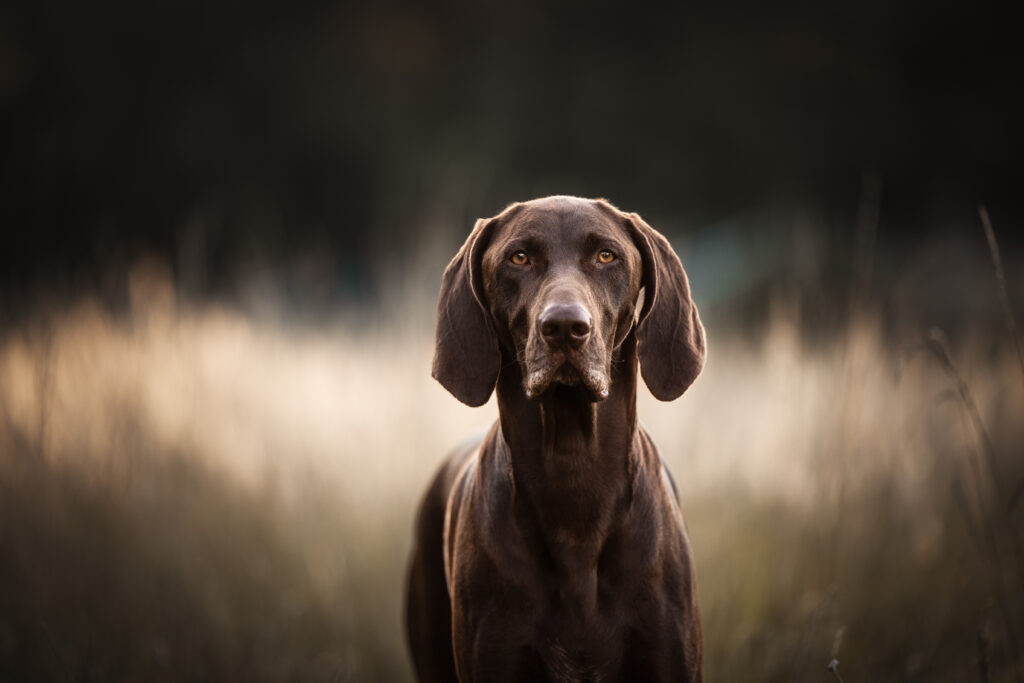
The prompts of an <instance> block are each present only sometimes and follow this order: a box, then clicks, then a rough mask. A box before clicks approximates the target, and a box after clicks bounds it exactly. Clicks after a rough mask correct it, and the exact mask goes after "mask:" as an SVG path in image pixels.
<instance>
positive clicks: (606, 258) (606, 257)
mask: <svg viewBox="0 0 1024 683" xmlns="http://www.w3.org/2000/svg"><path fill="white" fill-rule="evenodd" d="M597 260H598V261H600V262H601V263H611V262H612V261H614V260H615V254H613V253H612V252H610V251H608V250H607V249H602V250H601V251H599V252H598V253H597Z"/></svg>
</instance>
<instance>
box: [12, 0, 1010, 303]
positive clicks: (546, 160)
mask: <svg viewBox="0 0 1024 683" xmlns="http://www.w3.org/2000/svg"><path fill="white" fill-rule="evenodd" d="M19 4H20V6H17V7H11V6H9V7H7V8H5V9H4V10H0V26H2V27H3V28H2V30H0V122H2V131H0V149H2V154H0V224H2V226H3V247H2V249H0V301H3V310H4V312H5V313H6V314H8V315H9V314H11V313H12V312H16V310H17V308H18V306H19V305H20V304H19V302H20V301H23V300H25V299H26V298H27V297H26V295H29V294H31V293H32V292H34V291H36V290H38V289H40V288H44V289H45V288H52V289H54V290H55V291H57V292H62V291H64V292H67V291H74V290H77V289H81V288H99V289H102V288H103V286H104V277H105V276H106V274H107V273H109V272H111V271H112V270H116V268H118V267H120V266H122V265H123V264H126V263H130V262H131V261H132V260H133V259H135V258H136V257H138V256H139V255H140V254H143V253H150V254H152V253H155V254H156V255H158V256H160V257H162V258H164V259H166V260H167V261H168V262H169V263H171V264H172V267H174V268H175V269H176V270H179V271H180V270H189V268H192V270H193V271H195V270H198V272H192V273H191V274H190V275H189V277H190V278H191V280H190V281H191V282H192V285H191V286H192V288H193V290H194V291H195V293H196V294H198V295H201V296H206V295H210V294H218V293H224V291H225V290H227V289H230V285H231V282H233V280H234V278H235V277H236V275H237V273H238V271H239V269H244V268H245V267H247V265H248V264H252V263H260V264H267V265H270V266H271V267H274V266H281V265H283V266H286V267H292V268H294V267H296V266H294V264H295V263H299V264H301V263H305V261H303V260H302V259H303V258H305V255H308V254H313V255H316V256H317V257H318V258H321V259H322V260H325V263H326V265H323V264H321V266H320V267H321V268H322V269H325V270H326V273H327V275H326V277H327V279H328V280H329V286H328V290H329V291H330V292H332V293H333V294H332V295H333V296H350V297H355V298H359V297H360V296H362V295H364V294H366V293H368V292H369V291H370V290H372V287H373V284H374V269H375V268H378V267H379V265H380V263H381V262H382V261H384V260H387V259H390V258H398V257H401V256H402V254H401V247H399V246H398V245H403V244H407V243H409V242H410V240H409V239H407V238H409V237H410V236H413V235H415V234H416V233H417V231H419V230H421V229H423V227H424V226H425V225H426V224H427V221H428V219H429V218H430V217H432V216H436V214H437V210H436V207H437V206H438V204H439V203H445V202H447V203H448V204H449V206H448V207H447V208H446V209H445V212H446V215H448V216H450V217H452V218H454V219H455V220H453V221H452V224H451V225H450V226H449V227H447V228H446V229H447V230H448V233H447V234H445V235H443V237H444V238H445V239H447V240H451V241H452V242H454V241H455V240H456V239H458V237H459V236H461V234H463V233H464V232H465V231H466V230H467V229H468V227H469V225H470V220H471V218H472V217H473V216H475V215H487V214H490V213H492V212H495V211H497V210H499V209H500V208H501V207H502V206H503V205H504V204H505V203H507V202H509V201H511V200H514V199H520V198H526V197H529V196H535V195H541V194H550V193H555V192H559V193H577V194H584V195H604V196H608V197H609V198H611V199H612V200H614V201H616V202H617V203H619V204H620V205H622V206H624V207H626V208H630V209H636V210H640V211H642V212H644V213H645V214H653V215H656V216H657V215H663V216H672V217H673V219H675V220H677V221H678V223H679V224H680V225H694V226H700V225H709V224H714V223H715V222H716V221H721V220H723V218H725V217H728V216H732V215H737V214H742V213H744V212H752V211H760V210H764V209H765V208H766V207H767V208H781V209H783V210H789V209H791V208H793V207H798V208H799V207H811V208H812V209H813V210H814V211H815V212H817V213H816V214H815V215H818V216H823V217H825V219H826V220H825V223H826V224H824V225H821V226H820V229H822V230H827V229H829V225H828V224H831V225H833V226H834V225H845V226H850V225H854V224H855V223H856V215H857V211H858V204H859V203H860V202H861V198H862V186H863V183H862V178H864V177H865V174H868V176H869V177H871V178H877V179H878V181H879V182H880V183H881V187H882V188H883V189H882V194H881V197H882V199H881V206H880V221H879V224H880V225H881V226H882V230H880V238H879V239H880V243H881V244H882V246H885V245H886V244H890V246H891V245H896V244H899V243H906V242H914V241H917V240H919V239H921V238H922V237H927V236H928V234H929V232H930V231H933V230H936V229H939V228H941V227H943V226H946V225H948V224H950V223H955V222H957V221H972V220H975V218H974V213H973V212H974V211H975V207H976V205H977V203H978V202H980V201H984V202H986V203H987V204H988V205H989V207H990V209H991V210H992V213H993V217H994V218H995V220H996V222H997V224H1000V225H1003V226H1006V227H1007V229H1006V230H1004V234H1005V235H1006V237H1005V239H1006V240H1007V241H1008V240H1010V235H1011V234H1012V232H1013V231H1012V230H1010V229H1009V228H1010V227H1012V225H1013V224H1014V222H1015V221H1017V220H1018V219H1019V218H1020V217H1021V215H1022V212H1024V208H1022V205H1021V203H1020V202H1019V201H1018V198H1017V196H1016V195H1017V193H1018V189H1017V184H1016V183H1017V181H1018V179H1019V177H1021V174H1020V170H1021V158H1022V155H1021V152H1022V146H1024V135H1022V130H1021V121H1024V88H1022V87H1021V86H1022V82H1021V81H1022V78H1021V74H1022V72H1021V70H1020V69H1019V60H1018V59H1016V58H1017V57H1018V50H1017V49H1016V48H1015V47H1014V46H1015V45H1016V44H1017V40H1016V36H1015V33H1014V32H1015V31H1016V24H1014V23H1013V22H1011V21H1009V20H1008V16H1006V15H1005V14H1003V13H1002V12H1001V11H999V10H998V9H997V7H998V5H997V3H994V2H990V3H970V4H968V3H963V4H951V3H928V2H897V3H893V2H882V1H880V0H869V1H868V2H856V3H853V2H843V3H829V4H828V6H823V5H822V4H821V3H818V2H808V1H796V2H782V3H758V4H755V5H754V6H752V7H749V8H743V7H740V6H738V5H733V4H732V3H697V4H690V3H677V4H674V5H670V6H668V7H662V8H658V9H652V8H648V7H645V6H644V5H643V4H636V3H632V4H630V3H627V4H625V5H624V4H623V3H620V2H586V3H585V2H564V1H563V2H553V3H536V4H533V3H497V2H485V3H470V2H458V1H457V2H449V3H437V4H435V5H429V4H424V3H400V2H385V3H362V4H361V5H360V6H355V5H352V4H348V3H333V2H323V1H316V2H302V3H278V2H269V1H268V0H257V2H251V3H230V2H225V3H208V2H193V1H189V0H186V1H185V2H178V3H135V2H128V1H127V0H104V1H103V2H99V3H80V2H70V1H67V0H55V1H54V2H48V3H30V2H21V3H19ZM443 213H444V212H443ZM1011 246H1012V245H1010V244H1009V242H1007V245H1006V247H1007V248H1010V247H1011ZM188 264H193V265H194V264H198V265H197V266H195V267H192V266H189V265H188ZM289 264H291V265H289ZM177 274H178V275H179V276H181V275H182V273H181V272H179V273H177Z"/></svg>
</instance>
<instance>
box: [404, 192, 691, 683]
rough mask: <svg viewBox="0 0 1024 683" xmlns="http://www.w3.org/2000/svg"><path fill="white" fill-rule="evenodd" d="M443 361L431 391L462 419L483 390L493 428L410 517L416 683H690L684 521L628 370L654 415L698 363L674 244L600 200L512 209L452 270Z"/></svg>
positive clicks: (449, 466) (459, 455)
mask: <svg viewBox="0 0 1024 683" xmlns="http://www.w3.org/2000/svg"><path fill="white" fill-rule="evenodd" d="M641 301H642V304H641ZM638 307H639V310H637V309H638ZM436 344H437V347H436V354H435V356H434V371H433V374H434V377H435V378H436V379H437V380H438V381H439V382H440V383H441V384H442V385H444V387H445V388H446V389H448V391H450V392H451V393H452V394H454V395H455V397H456V398H458V399H459V400H460V401H463V402H464V403H467V404H469V405H471V406H479V405H482V404H483V403H485V402H486V401H487V400H488V398H489V397H490V395H491V392H492V391H493V390H495V387H496V388H497V394H498V411H499V419H498V422H497V423H495V425H494V426H493V427H492V428H491V429H490V431H489V432H488V433H487V435H486V436H485V437H484V438H483V441H482V442H480V441H477V442H475V443H472V444H470V445H467V446H466V447H465V448H462V449H460V450H459V451H458V452H456V453H454V454H453V455H452V456H451V457H450V458H449V459H448V460H447V461H446V462H445V464H444V465H443V466H442V468H441V470H440V472H439V473H438V474H437V476H436V477H435V479H434V481H433V483H432V484H431V486H430V489H429V490H428V491H427V494H426V497H425V498H424V500H423V503H422V505H421V507H420V511H419V517H418V519H417V524H416V548H415V550H414V553H413V557H412V565H411V568H410V572H409V592H408V605H407V626H408V635H409V640H410V645H411V648H412V655H413V660H414V663H415V666H416V672H417V674H418V675H419V678H420V680H421V681H423V683H432V682H435V681H446V682H447V681H461V682H462V683H470V682H473V683H498V682H500V681H551V682H555V681H557V682H566V683H568V682H570V681H572V682H574V683H575V682H579V683H582V682H584V681H590V682H597V681H602V682H611V681H641V682H642V681H700V680H702V673H701V629H700V619H699V614H698V610H697V597H696V587H695V585H694V577H693V565H692V561H691V557H690V548H689V542H688V540H687V536H686V529H685V526H684V524H683V515H682V512H680V509H679V503H678V498H677V494H676V491H675V484H674V482H673V481H672V479H671V478H670V476H669V474H668V471H667V469H666V468H665V464H664V463H663V461H662V459H661V457H660V456H659V455H658V452H657V450H656V449H655V447H654V444H653V443H652V442H651V439H650V437H648V436H647V434H646V432H644V430H643V429H641V428H640V427H638V426H637V423H636V385H637V363H638V361H639V365H640V369H641V372H642V373H643V378H644V381H645V382H646V383H647V386H648V388H649V389H650V390H651V393H653V394H654V396H656V397H657V398H659V399H661V400H664V401H669V400H672V399H675V398H677V397H679V396H680V395H681V394H682V393H683V392H684V391H685V390H686V388H687V387H689V386H690V383H691V382H693V380H694V379H695V378H696V377H697V375H698V374H699V373H700V370H701V368H702V367H703V363H704V329H703V327H702V326H701V323H700V319H699V317H698V316H697V309H696V308H695V307H694V305H693V302H692V301H691V299H690V287H689V283H688V282H687V279H686V274H685V273H684V272H683V267H682V264H680V262H679V259H678V258H677V257H676V255H675V253H674V252H673V251H672V247H671V246H670V245H669V243H668V242H667V241H666V240H665V238H664V237H662V236H661V235H660V234H659V233H658V232H657V231H655V230H654V229H652V228H651V227H650V226H649V225H647V224H646V223H645V222H644V221H643V220H642V219H641V218H640V217H639V216H638V215H636V214H626V213H622V212H621V211H619V210H618V209H616V208H615V207H614V206H612V205H611V204H609V203H608V202H606V201H604V200H600V199H599V200H585V199H578V198H575V197H548V198H545V199H537V200H534V201H531V202H526V203H522V204H514V205H512V206H510V207H509V208H507V209H506V210H505V211H503V212H502V213H501V214H500V215H498V216H496V217H494V218H490V219H481V220H479V221H477V223H476V227H475V228H474V229H473V232H472V234H470V236H469V238H468V239H467V240H466V243H465V244H464V245H463V247H462V249H461V250H460V251H459V253H458V254H457V255H456V256H455V258H454V259H453V260H452V262H451V263H450V264H449V266H448V269H447V270H446V271H445V274H444V281H443V283H442V285H441V296H440V301H439V304H438V321H437V339H436Z"/></svg>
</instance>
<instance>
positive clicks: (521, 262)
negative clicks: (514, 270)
mask: <svg viewBox="0 0 1024 683" xmlns="http://www.w3.org/2000/svg"><path fill="white" fill-rule="evenodd" d="M508 260H509V261H511V262H512V263H514V264H515V265H517V266H525V265H526V264H527V263H529V262H530V257H528V256H527V255H526V252H525V251H517V252H515V253H514V254H512V256H510V257H509V259H508Z"/></svg>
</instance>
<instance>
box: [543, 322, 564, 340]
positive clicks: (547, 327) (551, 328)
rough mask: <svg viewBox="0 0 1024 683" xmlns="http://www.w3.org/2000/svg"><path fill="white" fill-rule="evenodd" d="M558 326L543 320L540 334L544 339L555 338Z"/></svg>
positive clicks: (558, 329)
mask: <svg viewBox="0 0 1024 683" xmlns="http://www.w3.org/2000/svg"><path fill="white" fill-rule="evenodd" d="M559 331H560V325H559V324H558V323H557V322H556V321H554V320H545V321H544V322H542V323H541V324H540V333H541V334H542V335H544V336H545V337H557V336H558V333H559Z"/></svg>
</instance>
